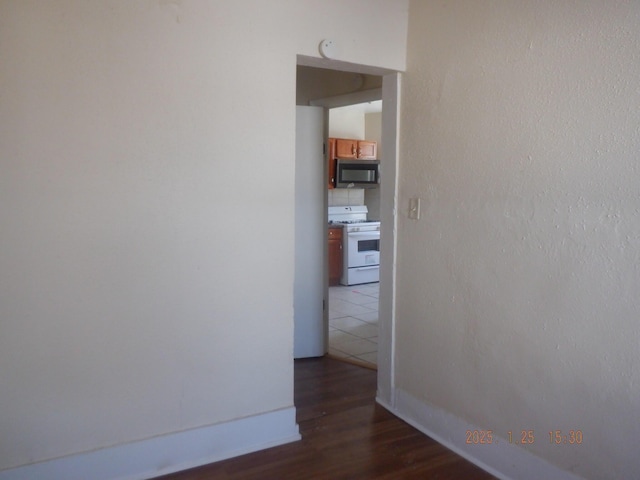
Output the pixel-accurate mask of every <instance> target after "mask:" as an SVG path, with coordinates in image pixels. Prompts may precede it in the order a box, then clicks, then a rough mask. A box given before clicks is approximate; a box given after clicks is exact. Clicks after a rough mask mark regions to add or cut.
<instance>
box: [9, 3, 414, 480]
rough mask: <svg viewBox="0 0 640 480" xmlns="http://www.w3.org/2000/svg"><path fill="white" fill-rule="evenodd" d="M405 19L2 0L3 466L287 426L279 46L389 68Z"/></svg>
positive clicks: (290, 58) (234, 6)
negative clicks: (328, 45)
mask: <svg viewBox="0 0 640 480" xmlns="http://www.w3.org/2000/svg"><path fill="white" fill-rule="evenodd" d="M363 12H366V18H367V21H366V22H353V19H354V18H360V17H361V16H362V15H363ZM247 26H250V28H247ZM406 26H407V2H404V1H400V2H399V1H397V0H380V1H376V2H375V3H373V4H372V3H371V2H370V1H367V0H352V1H350V2H348V3H344V2H341V1H338V0H328V1H326V2H322V3H317V2H311V1H307V0H303V1H297V2H289V1H284V0H274V1H271V2H268V3H266V2H263V1H262V0H244V1H234V2H230V1H219V2H209V1H204V0H185V1H183V2H170V1H167V2H155V1H138V2H121V1H118V0H105V1H101V2H89V3H88V2H86V1H84V0H59V1H56V2H39V1H29V0H27V1H20V2H10V1H5V2H0V58H2V62H0V78H2V79H3V81H2V83H1V84H0V125H2V128H0V150H1V154H0V171H2V175H0V224H1V225H2V231H3V234H2V235H1V236H0V322H1V330H2V335H0V364H1V365H2V368H1V369H0V385H1V386H2V388H0V404H1V405H2V408H1V409H0V431H1V432H3V433H2V435H0V478H1V479H3V480H5V479H9V478H64V479H65V480H69V479H71V478H94V479H100V478H105V479H107V478H116V477H117V478H125V477H126V478H134V477H136V476H138V477H137V478H140V476H143V475H144V476H149V475H151V474H155V473H158V472H166V471H170V470H171V469H175V468H184V467H186V466H189V465H192V464H197V463H202V462H207V461H213V460H215V459H219V458H221V457H224V456H227V455H230V454H238V453H242V452H244V451H249V450H252V449H259V448H263V447H265V446H267V445H273V444H276V443H281V442H285V441H290V440H294V439H296V438H297V427H296V425H295V409H294V408H293V393H292V392H293V359H292V357H293V355H292V350H293V306H292V305H293V289H292V285H293V272H294V268H293V267H294V258H293V254H292V252H293V251H294V245H293V241H294V229H293V217H294V145H295V138H294V131H295V130H294V127H295V109H294V108H293V107H294V105H295V103H296V58H297V57H296V55H297V54H301V55H306V56H311V57H317V56H318V54H317V48H318V44H319V42H320V40H322V39H323V38H325V37H330V38H332V39H334V40H335V41H336V42H337V43H338V44H339V45H340V47H341V53H340V57H339V59H341V60H345V61H349V62H355V63H363V64H368V65H373V66H380V67H386V68H390V69H403V68H404V66H405V50H406ZM382 30H384V32H385V35H384V36H381V35H380V34H379V32H380V31H382ZM266 39H267V40H266ZM257 80H259V81H257ZM239 185H241V188H242V190H243V191H244V192H246V193H247V194H246V195H240V196H239V195H238V193H237V192H238V188H239ZM276 216H277V218H279V219H280V220H281V221H279V227H278V228H277V229H276V230H275V231H274V229H273V228H272V226H273V219H274V218H275V217H276ZM257 231H271V232H274V233H273V234H271V235H269V236H268V237H266V238H262V239H261V248H260V249H256V248H255V239H256V237H255V232H257ZM265 252H269V259H270V261H269V262H265V261H264V253H265ZM274 265H277V268H275V269H274V268H273V266H274ZM248 272H249V276H250V281H249V283H247V282H248V279H249V277H248V276H247V273H248ZM151 439H153V440H151ZM234 442H235V443H234ZM89 452H91V453H89ZM54 459H55V460H54ZM45 460H50V461H49V462H45V463H38V462H42V461H45ZM30 465H31V466H32V467H29V466H30ZM54 467H55V469H54ZM38 468H42V470H38ZM83 469H84V470H83ZM55 472H57V473H55ZM141 472H142V473H141ZM71 473H74V474H73V475H71Z"/></svg>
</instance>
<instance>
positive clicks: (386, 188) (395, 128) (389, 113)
mask: <svg viewBox="0 0 640 480" xmlns="http://www.w3.org/2000/svg"><path fill="white" fill-rule="evenodd" d="M400 88H401V85H400V74H399V73H392V74H388V75H385V76H384V77H383V78H382V156H381V162H380V163H381V180H380V181H381V184H380V299H379V307H378V317H379V318H378V396H380V397H381V398H382V399H384V401H385V402H386V403H388V404H391V405H393V395H392V393H393V388H394V381H395V380H394V378H395V366H394V358H395V353H394V352H395V311H396V257H397V242H396V231H397V215H396V212H397V208H398V174H397V172H398V158H399V156H398V152H399V145H400V142H399V140H398V139H399V134H400V121H399V118H400Z"/></svg>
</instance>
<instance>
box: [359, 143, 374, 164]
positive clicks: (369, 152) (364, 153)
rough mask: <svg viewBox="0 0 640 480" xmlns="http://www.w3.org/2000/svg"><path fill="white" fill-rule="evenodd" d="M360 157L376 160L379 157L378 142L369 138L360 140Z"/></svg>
mask: <svg viewBox="0 0 640 480" xmlns="http://www.w3.org/2000/svg"><path fill="white" fill-rule="evenodd" d="M358 158H360V159H362V160H376V159H377V158H378V144H377V143H376V142H371V141H369V140H360V141H359V142H358Z"/></svg>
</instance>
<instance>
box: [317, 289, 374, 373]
mask: <svg viewBox="0 0 640 480" xmlns="http://www.w3.org/2000/svg"><path fill="white" fill-rule="evenodd" d="M379 292H380V284H379V283H367V284H363V285H352V286H350V287H346V286H342V285H341V286H337V287H329V354H330V355H332V356H334V357H337V358H345V359H350V360H356V361H359V362H364V363H368V364H371V365H372V366H374V365H376V364H377V357H378V295H379Z"/></svg>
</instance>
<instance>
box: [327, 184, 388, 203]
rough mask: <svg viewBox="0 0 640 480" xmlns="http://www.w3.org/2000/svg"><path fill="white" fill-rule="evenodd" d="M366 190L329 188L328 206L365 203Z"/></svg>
mask: <svg viewBox="0 0 640 480" xmlns="http://www.w3.org/2000/svg"><path fill="white" fill-rule="evenodd" d="M364 190H365V189H364V188H334V189H332V190H329V197H328V206H329V207H341V206H343V205H364ZM376 190H377V189H376Z"/></svg>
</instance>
